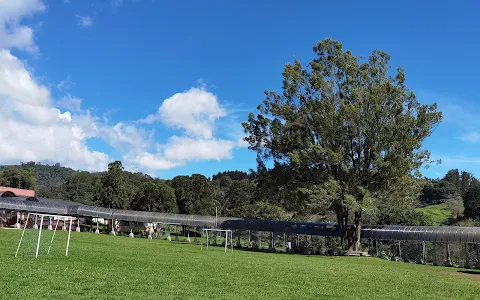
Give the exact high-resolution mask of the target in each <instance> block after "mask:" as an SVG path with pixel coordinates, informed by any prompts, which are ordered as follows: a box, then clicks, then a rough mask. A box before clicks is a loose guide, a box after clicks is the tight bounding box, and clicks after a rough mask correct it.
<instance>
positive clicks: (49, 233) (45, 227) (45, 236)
mask: <svg viewBox="0 0 480 300" xmlns="http://www.w3.org/2000/svg"><path fill="white" fill-rule="evenodd" d="M75 219H76V218H75V217H72V216H62V215H49V214H42V213H28V215H27V218H26V219H25V222H24V224H23V229H22V235H21V236H20V241H19V242H18V247H17V251H16V252H15V257H18V256H19V254H20V253H23V255H24V256H25V255H32V256H33V255H34V256H35V257H36V258H37V257H38V256H40V255H50V253H51V252H52V246H54V247H53V249H54V251H53V252H55V253H59V251H58V250H59V247H60V249H63V247H64V246H63V245H65V256H68V250H69V246H70V236H71V232H72V224H73V222H74V221H75ZM38 223H39V224H38ZM52 223H54V225H52ZM59 229H60V230H59ZM57 231H62V232H61V233H58V234H57ZM65 231H67V232H65ZM62 255H63V254H62Z"/></svg>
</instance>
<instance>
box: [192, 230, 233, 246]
mask: <svg viewBox="0 0 480 300" xmlns="http://www.w3.org/2000/svg"><path fill="white" fill-rule="evenodd" d="M210 232H214V233H215V234H217V233H220V234H221V235H222V236H223V237H224V238H225V252H227V249H228V243H229V242H230V247H231V249H232V251H233V233H232V230H230V229H212V228H202V238H201V239H200V245H201V249H202V250H203V240H204V239H205V240H206V248H207V249H208V245H209V243H210V242H209V239H210Z"/></svg>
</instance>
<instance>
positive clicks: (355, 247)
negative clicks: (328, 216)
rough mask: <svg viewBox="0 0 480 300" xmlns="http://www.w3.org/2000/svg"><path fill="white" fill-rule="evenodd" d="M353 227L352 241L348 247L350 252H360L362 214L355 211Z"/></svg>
mask: <svg viewBox="0 0 480 300" xmlns="http://www.w3.org/2000/svg"><path fill="white" fill-rule="evenodd" d="M354 225H355V227H354V229H353V230H354V231H353V236H352V241H351V245H350V250H352V251H360V248H361V245H360V235H361V231H362V212H361V211H356V212H355V224H354Z"/></svg>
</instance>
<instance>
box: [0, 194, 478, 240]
mask: <svg viewBox="0 0 480 300" xmlns="http://www.w3.org/2000/svg"><path fill="white" fill-rule="evenodd" d="M0 209H4V210H14V211H26V212H36V213H46V214H57V215H71V216H81V217H94V218H104V219H116V220H122V221H134V222H146V223H163V224H179V225H187V226H201V227H207V228H213V227H215V224H218V228H220V229H230V230H253V231H264V232H275V233H285V234H303V235H315V236H325V237H338V236H339V230H338V225H336V224H332V223H317V222H295V221H279V220H258V219H242V218H233V217H220V218H215V217H214V216H200V215H186V214H169V213H155V212H145V211H134V210H121V209H111V208H104V207H98V206H90V205H84V204H80V203H76V202H70V201H64V200H59V199H48V198H38V202H37V201H26V198H25V197H11V198H8V197H6V198H0ZM362 238H366V239H372V240H391V241H425V242H455V243H476V244H479V243H480V228H479V227H457V226H397V225H376V226H373V225H371V226H367V225H365V226H363V228H362Z"/></svg>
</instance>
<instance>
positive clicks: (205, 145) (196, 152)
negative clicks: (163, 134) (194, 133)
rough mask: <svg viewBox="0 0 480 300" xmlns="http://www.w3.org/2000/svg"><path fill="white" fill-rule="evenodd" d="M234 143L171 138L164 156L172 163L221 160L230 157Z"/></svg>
mask: <svg viewBox="0 0 480 300" xmlns="http://www.w3.org/2000/svg"><path fill="white" fill-rule="evenodd" d="M234 144H235V143H234V142H232V141H227V140H221V139H215V138H212V139H204V138H189V137H178V136H172V137H171V138H170V139H169V141H168V143H167V145H166V146H165V150H164V155H165V157H166V158H167V159H169V160H173V161H184V162H187V161H199V160H222V159H229V158H231V157H232V149H233V147H234Z"/></svg>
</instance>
